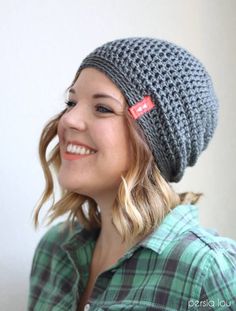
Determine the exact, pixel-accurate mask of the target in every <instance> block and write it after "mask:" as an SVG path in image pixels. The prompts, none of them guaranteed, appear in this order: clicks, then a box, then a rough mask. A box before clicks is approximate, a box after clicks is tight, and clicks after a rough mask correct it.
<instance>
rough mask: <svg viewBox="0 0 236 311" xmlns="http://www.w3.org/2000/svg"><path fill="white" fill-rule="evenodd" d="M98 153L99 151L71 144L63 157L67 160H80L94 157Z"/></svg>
mask: <svg viewBox="0 0 236 311" xmlns="http://www.w3.org/2000/svg"><path fill="white" fill-rule="evenodd" d="M96 152H97V151H95V150H93V149H90V148H88V147H85V146H83V145H75V144H72V143H69V144H68V145H67V147H66V151H64V152H63V154H62V157H63V158H64V159H65V160H78V159H81V158H84V157H88V156H91V155H94V154H95V153H96Z"/></svg>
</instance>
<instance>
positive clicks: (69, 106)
mask: <svg viewBox="0 0 236 311" xmlns="http://www.w3.org/2000/svg"><path fill="white" fill-rule="evenodd" d="M65 104H66V106H67V108H71V107H74V106H75V105H76V103H75V102H73V101H71V100H68V101H67V102H66V103H65Z"/></svg>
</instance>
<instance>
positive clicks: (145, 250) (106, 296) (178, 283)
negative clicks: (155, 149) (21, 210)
mask: <svg viewBox="0 0 236 311" xmlns="http://www.w3.org/2000/svg"><path fill="white" fill-rule="evenodd" d="M67 227H68V225H67V226H66V221H64V222H60V223H59V224H56V225H54V226H53V227H52V228H50V229H49V230H48V231H47V232H46V233H45V235H44V236H43V237H42V238H41V240H40V241H39V243H38V245H37V248H36V250H35V254H34V258H33V262H32V267H31V272H30V284H29V296H28V310H34V311H49V310H50V311H70V310H71V311H76V310H77V307H78V302H79V299H80V295H81V294H82V292H83V290H84V289H85V287H86V283H87V280H88V276H89V265H90V262H91V259H92V254H93V249H94V246H95V243H96V238H97V237H98V233H99V231H87V230H85V229H83V228H81V226H80V225H79V224H76V225H75V226H74V227H73V231H72V232H69V230H68V229H67ZM85 310H90V311H94V310H96V311H102V310H111V311H112V310H113V311H121V310H136V311H138V310H140V311H141V310H149V311H152V310H160V311H161V310H167V311H174V310H178V311H181V310H236V242H235V241H233V240H231V239H229V238H224V237H220V236H219V235H217V234H216V233H213V232H211V231H209V230H206V229H204V228H202V227H200V226H199V222H198V208H197V207H196V206H195V205H190V204H189V205H178V206H177V207H175V208H174V209H173V210H172V211H171V212H170V213H169V214H167V215H166V217H165V218H164V220H163V222H162V223H161V224H160V226H159V227H158V228H157V229H156V230H155V231H153V232H152V233H151V234H150V235H149V236H148V237H146V238H145V239H144V240H143V241H141V242H139V243H138V244H136V245H135V246H134V247H133V248H131V249H130V250H129V251H128V252H127V253H126V254H125V255H124V256H123V257H122V258H120V259H119V260H118V261H117V262H116V264H115V265H113V266H111V267H110V268H109V269H108V270H106V271H105V272H103V273H102V274H100V275H99V276H98V278H97V280H96V283H95V286H94V289H93V292H92V295H91V297H90V298H89V301H88V304H87V305H86V306H85Z"/></svg>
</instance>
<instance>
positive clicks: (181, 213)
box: [139, 204, 199, 254]
mask: <svg viewBox="0 0 236 311" xmlns="http://www.w3.org/2000/svg"><path fill="white" fill-rule="evenodd" d="M198 224H199V220H198V208H197V207H196V206H194V205H191V204H185V205H184V204H182V205H181V204H180V205H178V206H176V207H175V208H174V209H173V210H172V211H171V212H169V214H167V215H166V216H165V218H164V219H163V221H162V222H161V224H160V225H159V226H158V228H157V229H156V230H155V231H154V232H153V233H151V234H150V235H149V236H148V237H147V238H146V239H144V240H143V241H142V242H140V243H139V244H140V245H142V246H143V247H147V248H150V249H152V250H153V251H155V252H157V253H158V254H160V253H161V252H162V251H163V250H164V249H165V248H166V246H167V245H168V244H169V243H170V242H171V241H173V240H175V239H177V238H178V237H179V236H180V235H181V234H183V233H184V232H186V231H190V230H191V229H192V228H193V227H196V226H198Z"/></svg>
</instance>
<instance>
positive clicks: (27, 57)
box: [0, 0, 236, 311]
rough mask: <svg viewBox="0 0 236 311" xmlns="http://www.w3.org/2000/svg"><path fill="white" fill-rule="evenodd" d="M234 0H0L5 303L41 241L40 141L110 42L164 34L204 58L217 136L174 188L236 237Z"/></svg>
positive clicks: (14, 304) (1, 299)
mask: <svg viewBox="0 0 236 311" xmlns="http://www.w3.org/2000/svg"><path fill="white" fill-rule="evenodd" d="M235 12H236V1H234V0H224V1H223V0H178V1H176V0H145V1H143V0H128V1H127V0H113V1H111V0H97V1H96V0H69V1H68V0H67V1H65V0H64V1H63V0H48V1H46V0H21V1H20V0H8V1H3V0H1V1H0V42H1V49H0V94H1V97H0V98H1V101H0V127H1V129H0V142H1V153H0V157H1V161H0V176H1V187H0V202H1V205H0V208H1V210H0V234H1V240H0V243H1V244H0V251H1V253H0V269H1V270H0V271H1V277H0V310H4V311H9V310H14V311H16V310H17V311H21V310H25V309H26V302H27V290H28V277H29V272H30V267H31V262H32V256H33V252H34V249H35V247H36V244H37V242H38V240H39V239H40V237H41V236H42V234H43V233H44V232H45V230H46V228H41V229H40V230H39V231H38V232H35V231H34V229H33V226H32V223H31V220H32V211H33V207H34V205H35V203H36V201H37V200H38V198H39V196H40V195H41V192H42V190H43V186H44V180H43V175H42V172H41V168H40V165H39V161H38V155H37V148H38V140H39V135H40V132H41V129H42V127H43V126H44V124H45V122H46V121H47V120H48V119H49V118H50V117H51V116H52V115H54V114H55V113H57V112H58V111H60V110H61V109H62V107H63V92H64V90H65V88H66V87H67V86H68V85H69V83H70V82H71V80H72V77H73V75H74V73H75V71H76V69H77V67H78V66H79V64H80V62H81V60H82V58H83V57H84V56H86V55H87V53H89V52H90V51H91V50H93V49H94V48H95V47H97V46H98V45H100V44H102V43H105V42H106V41H108V40H113V39H116V38H121V37H128V36H138V35H140V36H141V35H143V36H153V37H158V38H164V39H167V40H170V41H173V42H176V43H177V44H180V45H182V46H183V47H186V48H187V49H188V50H190V51H191V52H192V53H193V54H195V55H196V56H197V57H198V58H199V59H201V61H202V62H203V63H204V64H205V66H206V67H207V69H208V71H209V72H210V74H211V75H212V78H213V80H214V84H215V88H216V92H217V95H218V98H219V101H220V107H221V108H220V120H219V126H218V129H217V131H216V134H215V137H214V140H213V141H212V142H211V144H210V146H209V148H208V150H207V151H206V152H205V153H203V154H202V156H201V158H200V159H199V161H198V164H197V165H196V166H195V167H194V168H189V169H187V172H186V175H185V177H184V179H183V180H182V181H181V182H180V184H179V185H178V186H177V187H176V189H177V190H181V191H182V190H183V191H185V190H193V191H203V192H204V193H205V197H204V198H203V199H202V200H201V204H200V216H201V221H202V223H203V225H204V226H208V227H214V228H216V229H217V230H218V231H219V232H220V233H221V234H222V235H227V236H230V237H232V238H234V239H236V227H235V226H236V225H235V220H236V219H235V218H236V209H235V202H234V201H235V199H234V196H235V184H236V183H235V176H236V165H235V159H236V140H235V137H234V136H235V123H236V122H235V93H234V92H235V89H236V85H235V76H236V66H235V55H236V39H235V30H236V19H235Z"/></svg>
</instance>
